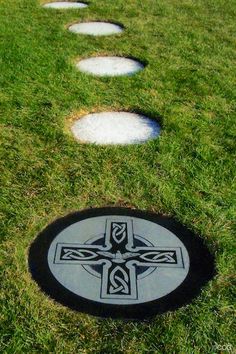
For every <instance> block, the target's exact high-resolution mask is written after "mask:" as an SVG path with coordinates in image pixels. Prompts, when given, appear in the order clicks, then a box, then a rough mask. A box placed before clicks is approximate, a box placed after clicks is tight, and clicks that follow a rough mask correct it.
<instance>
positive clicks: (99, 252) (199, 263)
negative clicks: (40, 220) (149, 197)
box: [29, 208, 214, 319]
mask: <svg viewBox="0 0 236 354" xmlns="http://www.w3.org/2000/svg"><path fill="white" fill-rule="evenodd" d="M29 267H30V271H31V273H32V276H33V278H34V279H35V280H36V281H37V283H38V284H39V286H40V287H41V288H42V289H43V290H44V291H45V292H46V293H47V294H48V295H50V296H51V297H52V298H54V299H55V300H57V301H58V302H60V303H61V304H63V305H65V306H68V307H70V308H72V309H74V310H78V311H81V312H85V313H89V314H93V315H97V316H101V317H113V318H132V319H144V318H146V317H149V316H153V315H155V314H158V313H163V312H166V311H169V310H174V309H177V308H178V307H180V306H182V305H185V304H187V303H189V302H190V301H191V300H192V298H193V297H195V296H196V295H197V294H198V293H199V292H200V288H201V287H202V286H203V285H204V284H205V283H206V281H208V280H209V279H210V278H211V277H212V276H213V274H214V265H213V258H212V256H211V255H210V253H209V252H208V250H207V249H206V248H205V246H204V245H203V243H202V241H201V239H200V238H199V237H197V236H195V235H193V234H192V233H191V232H190V231H189V230H187V229H186V228H185V227H184V226H182V225H180V224H179V223H177V222H175V221H174V220H173V219H170V218H167V217H163V216H160V215H156V214H150V213H146V212H142V211H137V210H131V209H124V208H101V209H89V210H85V211H81V212H77V213H73V214H69V215H68V216H66V217H64V218H60V219H58V220H56V221H54V222H53V223H52V224H50V225H49V226H48V227H47V228H46V229H45V230H44V231H42V232H41V233H40V235H39V236H38V237H37V238H36V240H35V241H34V242H33V244H32V245H31V247H30V252H29Z"/></svg>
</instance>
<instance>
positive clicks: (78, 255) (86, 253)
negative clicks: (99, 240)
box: [61, 248, 97, 261]
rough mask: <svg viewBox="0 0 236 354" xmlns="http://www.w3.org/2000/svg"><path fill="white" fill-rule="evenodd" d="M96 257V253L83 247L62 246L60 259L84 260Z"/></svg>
mask: <svg viewBox="0 0 236 354" xmlns="http://www.w3.org/2000/svg"><path fill="white" fill-rule="evenodd" d="M95 258H97V253H96V252H94V251H91V250H85V249H71V248H62V250H61V260H76V261H86V260H91V259H95Z"/></svg>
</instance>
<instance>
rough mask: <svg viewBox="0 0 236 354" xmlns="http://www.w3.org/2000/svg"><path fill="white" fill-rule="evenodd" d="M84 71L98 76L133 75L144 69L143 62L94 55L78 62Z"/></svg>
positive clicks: (79, 67)
mask: <svg viewBox="0 0 236 354" xmlns="http://www.w3.org/2000/svg"><path fill="white" fill-rule="evenodd" d="M76 67H77V69H79V70H80V71H82V72H85V73H89V74H92V75H96V76H121V75H133V74H135V73H137V72H138V71H140V70H143V69H144V66H143V64H142V63H140V62H138V61H137V60H134V59H129V58H124V57H108V56H107V57H102V56H101V57H94V58H88V59H83V60H81V61H79V62H78V63H77V64H76Z"/></svg>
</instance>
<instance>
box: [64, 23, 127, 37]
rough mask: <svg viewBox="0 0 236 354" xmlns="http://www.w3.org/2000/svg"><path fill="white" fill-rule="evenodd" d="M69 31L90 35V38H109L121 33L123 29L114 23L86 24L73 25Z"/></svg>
mask: <svg viewBox="0 0 236 354" xmlns="http://www.w3.org/2000/svg"><path fill="white" fill-rule="evenodd" d="M69 31H71V32H73V33H79V34H88V35H90V36H108V35H112V34H116V33H121V32H122V31H123V28H122V27H121V26H119V25H116V24H114V23H107V22H85V23H76V24H74V25H71V26H70V27H69Z"/></svg>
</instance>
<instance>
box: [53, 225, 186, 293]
mask: <svg viewBox="0 0 236 354" xmlns="http://www.w3.org/2000/svg"><path fill="white" fill-rule="evenodd" d="M144 241H145V239H144ZM141 244H142V245H143V244H144V245H143V246H135V235H134V232H133V222H132V220H127V221H124V222H123V221H117V220H111V219H108V220H107V221H106V231H105V237H104V239H103V244H102V245H100V244H99V245H98V244H94V243H92V244H86V243H85V244H77V243H73V244H72V243H57V246H56V252H55V258H54V263H55V264H74V265H84V266H97V265H100V266H102V275H101V298H103V299H137V298H138V286H137V280H138V275H137V269H140V267H146V268H147V267H155V268H158V267H175V268H184V263H183V257H182V251H181V248H180V247H154V246H149V245H146V244H145V243H143V242H141ZM143 269H144V268H143Z"/></svg>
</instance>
